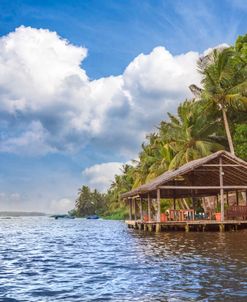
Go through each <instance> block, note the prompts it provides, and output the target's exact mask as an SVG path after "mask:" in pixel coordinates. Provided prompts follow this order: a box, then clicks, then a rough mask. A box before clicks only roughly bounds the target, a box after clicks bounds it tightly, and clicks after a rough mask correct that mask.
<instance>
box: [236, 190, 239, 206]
mask: <svg viewBox="0 0 247 302" xmlns="http://www.w3.org/2000/svg"><path fill="white" fill-rule="evenodd" d="M236 202H237V206H238V205H239V196H238V190H236Z"/></svg>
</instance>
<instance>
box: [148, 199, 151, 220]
mask: <svg viewBox="0 0 247 302" xmlns="http://www.w3.org/2000/svg"><path fill="white" fill-rule="evenodd" d="M148 221H151V198H150V194H149V193H148Z"/></svg>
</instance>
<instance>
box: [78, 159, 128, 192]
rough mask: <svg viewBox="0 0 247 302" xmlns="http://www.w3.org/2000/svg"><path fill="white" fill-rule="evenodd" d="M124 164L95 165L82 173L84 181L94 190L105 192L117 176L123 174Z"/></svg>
mask: <svg viewBox="0 0 247 302" xmlns="http://www.w3.org/2000/svg"><path fill="white" fill-rule="evenodd" d="M122 166H123V163H119V162H109V163H102V164H97V165H93V166H91V167H89V168H86V169H85V170H83V171H82V181H83V184H84V185H88V186H89V187H90V188H92V189H98V190H99V191H101V192H105V191H106V190H107V189H108V188H109V186H110V184H111V183H112V181H113V180H114V176H115V175H116V174H120V173H121V168H122Z"/></svg>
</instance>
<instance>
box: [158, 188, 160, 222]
mask: <svg viewBox="0 0 247 302" xmlns="http://www.w3.org/2000/svg"><path fill="white" fill-rule="evenodd" d="M157 222H160V189H157Z"/></svg>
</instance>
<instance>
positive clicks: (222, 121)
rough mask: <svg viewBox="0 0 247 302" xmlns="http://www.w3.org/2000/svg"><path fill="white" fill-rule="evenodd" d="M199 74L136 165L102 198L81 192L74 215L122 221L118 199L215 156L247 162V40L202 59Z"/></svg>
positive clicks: (122, 207) (123, 210) (144, 146)
mask: <svg viewBox="0 0 247 302" xmlns="http://www.w3.org/2000/svg"><path fill="white" fill-rule="evenodd" d="M198 71H199V72H200V73H201V75H202V82H201V84H202V87H196V86H195V85H191V86H190V89H191V91H192V92H193V93H194V94H195V98H194V99H192V100H185V101H184V102H183V103H181V104H180V105H179V107H178V110H177V114H176V115H172V114H169V113H168V117H169V118H168V120H166V121H161V122H160V125H159V127H158V128H157V130H156V132H154V133H151V134H149V135H148V136H147V138H146V142H145V143H143V144H142V146H141V151H140V153H139V158H138V160H135V161H133V165H124V166H123V169H122V174H121V175H116V176H115V179H114V181H113V183H112V185H111V187H110V188H109V190H108V192H107V193H106V194H101V193H99V192H98V191H96V190H95V191H92V192H91V191H90V189H89V188H88V187H85V186H83V187H82V189H80V192H79V196H78V199H77V201H76V213H77V215H79V216H82V215H87V214H94V213H95V214H99V215H102V216H106V217H108V218H112V219H123V218H125V217H126V215H127V213H126V205H125V204H124V203H123V202H122V201H121V199H120V195H121V194H122V193H124V192H127V191H129V190H131V189H132V188H136V187H138V186H140V185H141V184H144V183H147V182H149V181H150V180H152V179H153V178H155V177H157V176H159V175H160V174H162V173H163V172H165V171H167V170H170V169H174V168H177V167H179V166H181V165H183V164H185V163H187V162H189V161H191V160H194V159H198V158H201V157H204V156H207V155H209V154H211V153H213V152H215V151H218V150H222V149H225V150H228V151H230V152H231V153H233V154H234V153H236V155H237V156H239V157H240V158H242V159H244V160H247V35H245V36H240V37H239V38H238V39H237V41H236V43H235V45H234V46H231V47H228V48H218V49H214V50H213V51H212V52H211V53H209V54H208V55H207V56H204V57H203V58H201V59H200V60H199V62H198ZM190 202H192V201H190V200H188V201H187V203H190ZM162 206H163V208H164V209H165V208H167V207H168V206H169V201H168V203H167V202H166V204H165V201H162Z"/></svg>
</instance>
